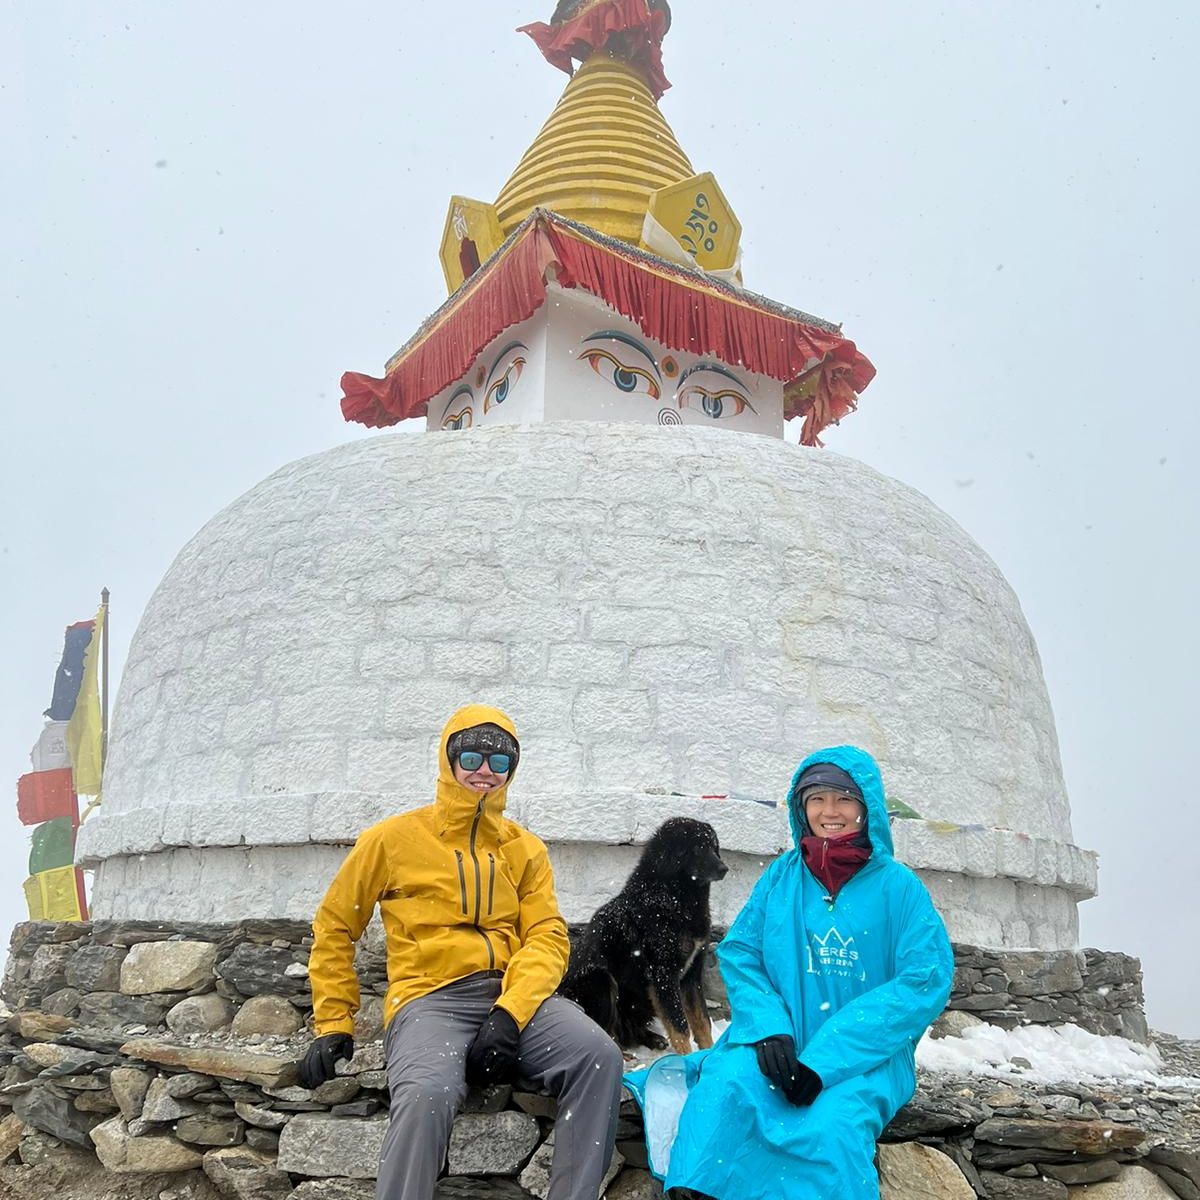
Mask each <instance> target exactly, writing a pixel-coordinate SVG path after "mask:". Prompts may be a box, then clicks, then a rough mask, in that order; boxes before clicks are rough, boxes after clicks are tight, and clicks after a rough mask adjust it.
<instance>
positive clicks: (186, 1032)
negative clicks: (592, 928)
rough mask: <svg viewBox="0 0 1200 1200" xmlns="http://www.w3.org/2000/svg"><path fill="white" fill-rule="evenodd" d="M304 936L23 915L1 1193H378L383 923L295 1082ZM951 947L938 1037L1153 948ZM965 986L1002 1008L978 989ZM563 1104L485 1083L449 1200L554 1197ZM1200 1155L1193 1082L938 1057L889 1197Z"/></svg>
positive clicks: (1019, 1196) (977, 1189) (237, 1198)
mask: <svg viewBox="0 0 1200 1200" xmlns="http://www.w3.org/2000/svg"><path fill="white" fill-rule="evenodd" d="M308 934H309V930H308V928H307V926H305V925H301V924H300V923H297V922H262V921H247V922H242V923H239V924H235V925H231V924H225V925H203V926H178V927H169V926H165V925H162V924H150V923H145V924H139V923H115V922H103V921H100V922H95V923H93V924H91V925H87V924H54V923H50V922H41V923H29V924H25V925H22V926H19V927H18V929H17V930H16V932H15V933H14V937H13V943H12V947H11V951H10V956H9V960H8V966H7V969H6V973H5V979H4V984H3V996H4V1001H5V1003H6V1004H7V1005H9V1006H11V1007H12V1008H14V1009H15V1010H16V1011H14V1012H11V1013H10V1012H8V1010H7V1009H4V1010H3V1011H0V1021H3V1028H4V1032H3V1033H0V1068H3V1077H2V1082H0V1110H2V1109H3V1108H8V1109H10V1110H11V1111H10V1113H9V1114H8V1115H7V1116H0V1195H3V1194H4V1189H5V1187H6V1186H11V1187H13V1188H15V1189H16V1191H15V1194H17V1195H19V1196H21V1197H23V1198H25V1200H50V1197H51V1196H55V1197H76V1196H78V1197H83V1196H87V1197H89V1200H90V1198H91V1197H96V1198H97V1200H98V1198H99V1197H100V1196H111V1195H114V1194H119V1195H121V1196H123V1197H125V1198H126V1200H143V1198H144V1200H162V1198H163V1197H164V1196H167V1195H168V1194H169V1195H170V1196H171V1197H172V1198H174V1200H216V1197H217V1196H221V1197H226V1198H230V1200H370V1197H371V1196H372V1195H373V1183H372V1180H373V1177H374V1174H375V1168H376V1159H377V1156H378V1151H379V1145H380V1141H381V1138H382V1134H383V1130H384V1128H385V1125H386V1110H387V1081H386V1075H385V1072H384V1070H383V1066H384V1062H383V1049H382V1042H381V1040H380V1034H381V1026H382V1015H381V998H382V992H383V989H384V985H385V968H384V958H383V955H382V952H381V947H380V946H379V944H378V942H377V941H375V940H374V939H371V938H368V939H366V940H365V941H364V943H363V944H362V945H360V951H359V955H358V960H357V968H358V971H359V975H360V978H361V980H362V984H363V997H364V1006H363V1009H362V1011H361V1012H360V1015H359V1020H358V1022H357V1025H356V1030H355V1038H356V1054H355V1057H354V1059H353V1060H352V1061H351V1062H349V1063H347V1064H342V1065H341V1066H340V1068H339V1073H338V1076H337V1078H335V1079H334V1080H332V1081H331V1082H330V1083H327V1084H325V1085H323V1086H322V1087H320V1088H318V1089H316V1090H315V1091H309V1090H307V1089H304V1088H302V1087H299V1086H298V1085H297V1078H296V1061H297V1059H298V1058H299V1057H300V1055H301V1054H302V1052H303V1050H304V1049H305V1047H306V1045H307V1042H308V1039H309V1037H310V1036H311V1034H310V1033H309V1032H308V1031H307V1029H306V1027H305V1022H306V1016H307V1014H308V1012H309V1010H310V1008H311V997H310V994H309V987H308V980H307V966H306V962H307V956H308V946H309V938H308ZM956 957H957V967H958V970H957V973H956V979H955V997H956V1001H955V1002H953V1003H952V1006H951V1007H952V1009H953V1008H958V1009H959V1010H960V1011H959V1012H958V1013H955V1012H949V1013H947V1014H944V1016H943V1018H941V1020H940V1021H939V1026H943V1025H944V1026H945V1027H944V1028H942V1029H941V1030H940V1032H941V1033H942V1034H950V1035H953V1033H954V1031H955V1024H954V1021H953V1020H952V1018H954V1017H961V1018H962V1019H965V1020H968V1021H971V1020H976V1019H978V1018H977V1017H975V1016H972V1015H970V1014H971V1013H972V1012H977V1013H978V1014H979V1015H980V1016H982V1017H984V1018H987V1019H1000V1020H1002V1021H1008V1020H1010V1019H1016V1020H1020V1019H1026V1017H1027V1016H1028V1014H1030V1013H1034V1010H1033V1007H1032V1005H1033V1004H1034V1003H1035V1002H1041V1001H1043V1000H1045V1001H1047V1002H1048V1001H1049V1000H1050V998H1053V997H1057V998H1058V1002H1059V1003H1060V1004H1061V1002H1062V999H1063V998H1064V997H1068V996H1070V997H1073V998H1074V1002H1075V1003H1076V1004H1077V1005H1078V1006H1079V1008H1080V1010H1081V1012H1083V1011H1084V1010H1086V1009H1088V1008H1089V1007H1090V1006H1089V1002H1088V999H1087V998H1088V997H1089V996H1090V995H1091V994H1092V993H1093V992H1094V993H1095V994H1096V995H1097V996H1100V997H1102V998H1104V999H1105V1001H1106V1002H1107V999H1108V997H1109V996H1112V995H1114V994H1115V993H1119V994H1120V996H1121V997H1122V1000H1121V1004H1122V1006H1123V1007H1121V1008H1120V1012H1119V1014H1118V1015H1120V1016H1121V1017H1122V1019H1126V1020H1127V1019H1129V1016H1130V1013H1131V1012H1132V1008H1131V1005H1132V1004H1133V1002H1134V999H1135V995H1137V994H1140V993H1139V992H1138V991H1137V978H1138V975H1137V964H1136V961H1135V960H1131V959H1128V958H1127V957H1126V956H1123V955H1102V954H1100V953H1099V952H1096V951H1086V952H1084V953H1083V954H1082V955H1080V956H1071V955H1053V954H1026V955H1013V954H995V953H993V952H990V951H979V950H976V949H974V948H972V947H958V948H956ZM1101 979H1103V980H1106V981H1107V982H1105V983H1103V984H1100V983H1098V981H1099V980H1101ZM711 982H712V981H711V980H710V984H711ZM1002 984H1003V986H1001V985H1002ZM1105 988H1107V989H1109V990H1108V991H1107V992H1105V991H1104V989H1105ZM710 991H711V988H710ZM971 997H986V998H987V1003H988V1007H983V1006H982V1004H976V1003H973V1002H970V1003H965V1004H964V1003H963V1001H970V999H971ZM714 1007H716V1008H717V1009H718V1011H719V1007H720V997H719V996H718V997H716V998H715V1000H714ZM1110 1015H1112V1014H1110ZM1048 1016H1049V1014H1048V1013H1047V1012H1037V1013H1034V1015H1033V1016H1032V1017H1028V1019H1042V1020H1046V1019H1048ZM938 1032H939V1030H938V1028H937V1027H935V1034H937V1033H938ZM554 1113H555V1104H554V1101H553V1099H552V1098H550V1097H548V1096H542V1095H535V1094H532V1093H525V1092H521V1091H520V1090H519V1089H517V1090H514V1089H513V1088H511V1087H500V1088H493V1089H488V1090H487V1091H485V1092H479V1091H473V1092H472V1093H471V1094H470V1095H469V1097H468V1100H467V1102H466V1104H465V1106H464V1109H463V1111H462V1112H461V1113H460V1115H459V1117H458V1119H457V1120H456V1122H455V1126H454V1132H453V1134H452V1137H451V1142H450V1147H449V1160H448V1164H447V1174H446V1176H445V1177H444V1178H443V1180H442V1181H441V1182H440V1184H439V1187H438V1192H437V1200H452V1198H458V1200H529V1198H530V1197H537V1198H539V1200H545V1197H546V1192H547V1186H548V1169H549V1162H550V1157H551V1154H552V1142H551V1140H550V1137H551V1134H550V1130H551V1128H552V1118H553V1116H554ZM1189 1130H1190V1133H1189V1132H1188V1131H1189ZM1198 1152H1200V1090H1197V1088H1196V1087H1195V1086H1189V1085H1185V1086H1179V1085H1178V1084H1169V1085H1168V1084H1163V1085H1160V1086H1154V1085H1149V1084H1130V1085H1129V1086H1128V1087H1127V1088H1124V1087H1123V1088H1122V1091H1121V1092H1120V1093H1113V1092H1106V1091H1105V1090H1104V1089H1103V1088H1100V1089H1097V1088H1094V1087H1093V1088H1089V1087H1086V1086H1079V1085H1053V1086H1050V1085H1036V1084H1031V1083H1026V1082H1023V1081H1022V1079H1021V1078H1020V1077H1019V1075H1018V1076H1017V1077H1014V1078H1013V1079H1011V1080H1006V1081H1005V1082H1003V1083H1001V1082H999V1081H996V1080H987V1079H980V1078H978V1077H962V1078H959V1077H951V1076H946V1077H940V1076H938V1077H934V1076H928V1075H925V1074H922V1077H921V1080H920V1085H919V1089H918V1093H917V1095H916V1097H914V1100H913V1101H912V1102H911V1103H910V1104H909V1105H908V1106H906V1107H905V1109H904V1110H903V1111H902V1112H901V1113H900V1114H899V1115H898V1116H897V1118H896V1120H895V1121H894V1122H893V1123H892V1125H891V1126H889V1128H888V1130H887V1131H886V1132H885V1135H884V1139H883V1144H881V1146H880V1149H879V1160H878V1161H879V1167H880V1173H881V1182H882V1192H881V1195H882V1197H883V1200H912V1197H913V1196H915V1195H937V1196H939V1197H942V1196H944V1197H947V1198H950V1200H975V1198H976V1197H991V1200H1002V1198H1004V1197H1013V1198H1016V1200H1067V1198H1068V1197H1070V1196H1073V1195H1075V1194H1076V1191H1077V1188H1078V1187H1079V1186H1080V1185H1083V1184H1089V1183H1095V1182H1096V1181H1100V1180H1112V1181H1113V1186H1117V1185H1120V1186H1121V1187H1122V1188H1124V1189H1134V1188H1137V1187H1140V1188H1142V1189H1143V1190H1142V1191H1136V1190H1123V1191H1120V1192H1115V1193H1113V1194H1112V1195H1113V1197H1126V1196H1128V1197H1133V1196H1139V1197H1140V1196H1163V1197H1176V1198H1178V1200H1193V1198H1194V1197H1195V1195H1196V1192H1195V1190H1194V1189H1195V1188H1197V1187H1200V1153H1198ZM14 1155H15V1156H16V1159H18V1160H19V1162H17V1161H14V1162H8V1160H10V1159H12V1158H13V1156H14ZM97 1159H98V1160H99V1161H98V1162H97ZM6 1164H7V1165H6ZM645 1168H646V1159H645V1150H644V1143H643V1139H642V1131H641V1121H640V1116H639V1114H638V1112H637V1109H636V1106H634V1105H633V1104H632V1102H631V1101H627V1102H625V1103H624V1104H623V1105H622V1114H621V1121H620V1124H619V1127H618V1131H617V1145H616V1152H615V1154H614V1157H613V1162H612V1167H611V1168H610V1173H609V1177H608V1179H607V1181H606V1190H605V1197H606V1200H656V1198H658V1197H661V1195H662V1192H661V1188H660V1187H659V1185H658V1184H657V1182H656V1181H655V1180H654V1179H653V1178H652V1176H651V1175H650V1174H649V1173H648V1171H647V1170H646V1169H645ZM1147 1181H1149V1182H1147ZM65 1183H70V1184H71V1187H72V1188H75V1187H76V1186H77V1187H78V1188H79V1190H77V1191H76V1190H64V1184H65ZM1146 1187H1161V1188H1162V1189H1165V1190H1162V1191H1161V1192H1156V1191H1153V1190H1151V1191H1146V1190H1144V1189H1145V1188H1146ZM89 1189H90V1190H89ZM1081 1194H1082V1193H1081ZM1100 1200H1103V1197H1101V1198H1100Z"/></svg>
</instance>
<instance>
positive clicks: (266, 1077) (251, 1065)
mask: <svg viewBox="0 0 1200 1200" xmlns="http://www.w3.org/2000/svg"><path fill="white" fill-rule="evenodd" d="M121 1053H122V1054H124V1055H125V1056H126V1057H127V1058H136V1059H140V1060H141V1061H143V1062H150V1063H156V1064H158V1065H160V1066H165V1067H181V1068H183V1069H184V1070H187V1071H195V1072H196V1073H197V1074H201V1075H212V1076H215V1077H218V1078H220V1079H238V1080H241V1081H243V1082H245V1083H252V1084H254V1085H256V1086H257V1087H261V1088H271V1087H288V1086H290V1085H291V1084H294V1083H295V1082H296V1077H297V1076H296V1062H295V1060H294V1059H291V1058H280V1057H278V1056H276V1055H271V1054H258V1053H254V1052H252V1051H249V1050H242V1049H240V1048H238V1047H234V1046H229V1047H224V1048H222V1047H217V1046H179V1045H175V1044H173V1043H171V1042H165V1041H159V1040H158V1039H155V1038H132V1039H130V1040H129V1041H128V1042H126V1043H125V1044H124V1045H123V1046H122V1047H121Z"/></svg>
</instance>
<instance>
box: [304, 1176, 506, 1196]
mask: <svg viewBox="0 0 1200 1200" xmlns="http://www.w3.org/2000/svg"><path fill="white" fill-rule="evenodd" d="M472 1182H473V1183H474V1182H475V1181H474V1180H473V1181H472ZM479 1182H484V1181H479ZM442 1183H445V1180H443V1181H442ZM437 1195H438V1196H440V1195H442V1192H440V1184H439V1189H438V1192H437ZM288 1200H376V1189H374V1183H372V1182H370V1181H365V1180H334V1178H329V1180H305V1181H304V1183H301V1184H300V1186H299V1187H298V1188H296V1189H295V1192H293V1193H292V1195H290V1196H289V1198H288Z"/></svg>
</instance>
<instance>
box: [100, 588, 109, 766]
mask: <svg viewBox="0 0 1200 1200" xmlns="http://www.w3.org/2000/svg"><path fill="white" fill-rule="evenodd" d="M100 607H101V608H102V609H103V610H104V624H103V626H101V629H100V665H101V668H102V674H101V678H100V769H101V771H103V770H104V762H105V759H107V758H108V588H101V589H100Z"/></svg>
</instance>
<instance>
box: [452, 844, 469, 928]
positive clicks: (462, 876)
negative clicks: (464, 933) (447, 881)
mask: <svg viewBox="0 0 1200 1200" xmlns="http://www.w3.org/2000/svg"><path fill="white" fill-rule="evenodd" d="M454 858H455V860H456V861H457V863H458V898H459V903H460V904H461V905H462V910H463V916H464V917H465V916H466V915H467V873H466V871H465V870H464V869H463V855H462V851H461V850H455V852H454Z"/></svg>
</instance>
